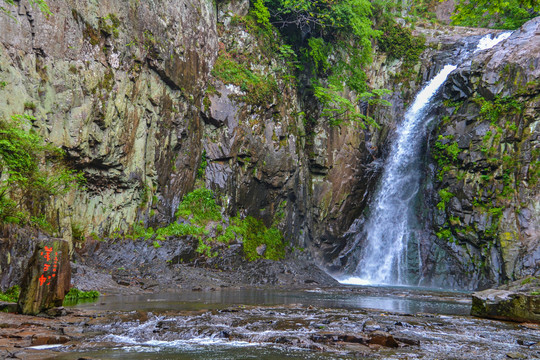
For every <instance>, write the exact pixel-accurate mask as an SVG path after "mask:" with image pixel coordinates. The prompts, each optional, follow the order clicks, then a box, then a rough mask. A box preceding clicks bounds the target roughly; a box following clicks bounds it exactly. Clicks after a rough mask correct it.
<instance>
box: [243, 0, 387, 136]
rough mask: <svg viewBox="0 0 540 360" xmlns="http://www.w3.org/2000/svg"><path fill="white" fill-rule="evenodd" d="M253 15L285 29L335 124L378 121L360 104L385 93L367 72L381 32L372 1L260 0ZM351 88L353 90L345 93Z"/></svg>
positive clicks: (264, 24) (285, 36) (324, 113)
mask: <svg viewBox="0 0 540 360" xmlns="http://www.w3.org/2000/svg"><path fill="white" fill-rule="evenodd" d="M251 14H252V16H254V17H255V18H256V20H257V23H258V24H259V26H260V28H262V29H264V31H266V32H271V31H272V29H273V28H274V27H275V28H276V29H278V30H279V32H280V33H281V35H282V36H283V39H284V40H285V41H286V42H287V43H288V45H287V46H289V49H290V50H292V51H294V54H295V58H296V59H298V61H299V63H300V64H302V66H301V68H302V69H301V70H302V71H304V74H305V75H308V77H309V80H310V86H309V87H308V89H307V91H308V93H309V92H311V93H312V94H313V95H314V96H315V97H316V98H317V99H318V100H319V103H320V104H321V105H322V112H321V115H322V116H323V117H326V118H328V120H329V121H330V124H332V125H340V124H342V123H343V122H344V121H357V122H359V123H360V124H361V125H362V126H365V125H364V124H365V123H366V122H367V123H370V124H374V122H373V119H371V118H369V117H368V116H366V115H365V114H363V113H361V112H360V111H359V109H358V107H357V104H358V102H360V101H362V100H363V99H362V97H368V98H370V99H372V100H375V99H379V98H380V96H379V95H380V94H376V93H371V92H370V91H369V89H368V88H367V86H366V75H365V73H364V71H363V68H364V67H365V65H366V64H368V63H370V62H371V60H372V41H373V40H374V39H375V38H376V37H377V36H378V35H379V34H380V32H379V31H377V30H375V29H374V28H373V23H372V5H371V3H370V2H369V1H368V0H335V1H332V0H312V1H308V0H256V1H254V2H253V3H252V7H251ZM347 90H352V91H353V93H350V94H349V95H348V96H344V94H345V93H347ZM368 93H369V95H368ZM374 103H375V102H373V101H372V104H374Z"/></svg>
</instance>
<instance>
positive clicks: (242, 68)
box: [212, 54, 278, 105]
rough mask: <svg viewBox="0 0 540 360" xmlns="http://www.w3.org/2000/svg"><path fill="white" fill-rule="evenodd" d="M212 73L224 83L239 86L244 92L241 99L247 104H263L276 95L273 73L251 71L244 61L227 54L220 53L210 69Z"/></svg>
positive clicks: (276, 89)
mask: <svg viewBox="0 0 540 360" xmlns="http://www.w3.org/2000/svg"><path fill="white" fill-rule="evenodd" d="M212 75H213V76H215V77H216V78H218V79H220V80H221V81H223V82H224V83H225V84H234V85H236V86H238V87H240V89H241V90H242V91H244V92H245V95H243V96H242V97H241V100H242V101H245V102H247V103H248V104H253V105H257V104H263V103H265V102H266V101H268V99H269V98H270V99H271V98H273V97H274V96H278V88H277V83H276V79H275V78H274V76H273V75H261V74H258V73H257V72H255V71H252V70H251V69H250V68H249V67H248V65H247V63H246V62H244V61H241V60H236V59H233V58H231V57H230V55H229V54H220V56H219V57H218V58H217V60H216V63H215V64H214V68H213V69H212Z"/></svg>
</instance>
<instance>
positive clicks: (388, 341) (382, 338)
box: [368, 331, 399, 348]
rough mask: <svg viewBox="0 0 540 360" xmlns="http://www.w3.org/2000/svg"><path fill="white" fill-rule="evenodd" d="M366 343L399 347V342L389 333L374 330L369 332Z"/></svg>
mask: <svg viewBox="0 0 540 360" xmlns="http://www.w3.org/2000/svg"><path fill="white" fill-rule="evenodd" d="M368 343H369V344H374V345H381V346H384V347H390V348H397V347H399V343H398V342H397V341H396V339H394V337H393V336H392V335H391V334H389V333H387V332H384V331H374V332H372V333H371V334H369V340H368Z"/></svg>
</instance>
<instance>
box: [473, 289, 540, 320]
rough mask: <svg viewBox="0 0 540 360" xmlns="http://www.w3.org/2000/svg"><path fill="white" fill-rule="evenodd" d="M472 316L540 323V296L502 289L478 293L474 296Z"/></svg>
mask: <svg viewBox="0 0 540 360" xmlns="http://www.w3.org/2000/svg"><path fill="white" fill-rule="evenodd" d="M471 315H473V316H478V317H484V318H491V319H498V320H510V321H521V322H525V321H526V322H536V323H540V296H538V295H532V294H530V293H525V292H518V291H511V290H501V289H489V290H484V291H480V292H476V293H474V294H473V296H472V308H471Z"/></svg>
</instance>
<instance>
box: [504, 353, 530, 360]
mask: <svg viewBox="0 0 540 360" xmlns="http://www.w3.org/2000/svg"><path fill="white" fill-rule="evenodd" d="M506 357H507V358H509V359H527V355H524V354H521V353H518V352H510V353H507V354H506Z"/></svg>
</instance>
